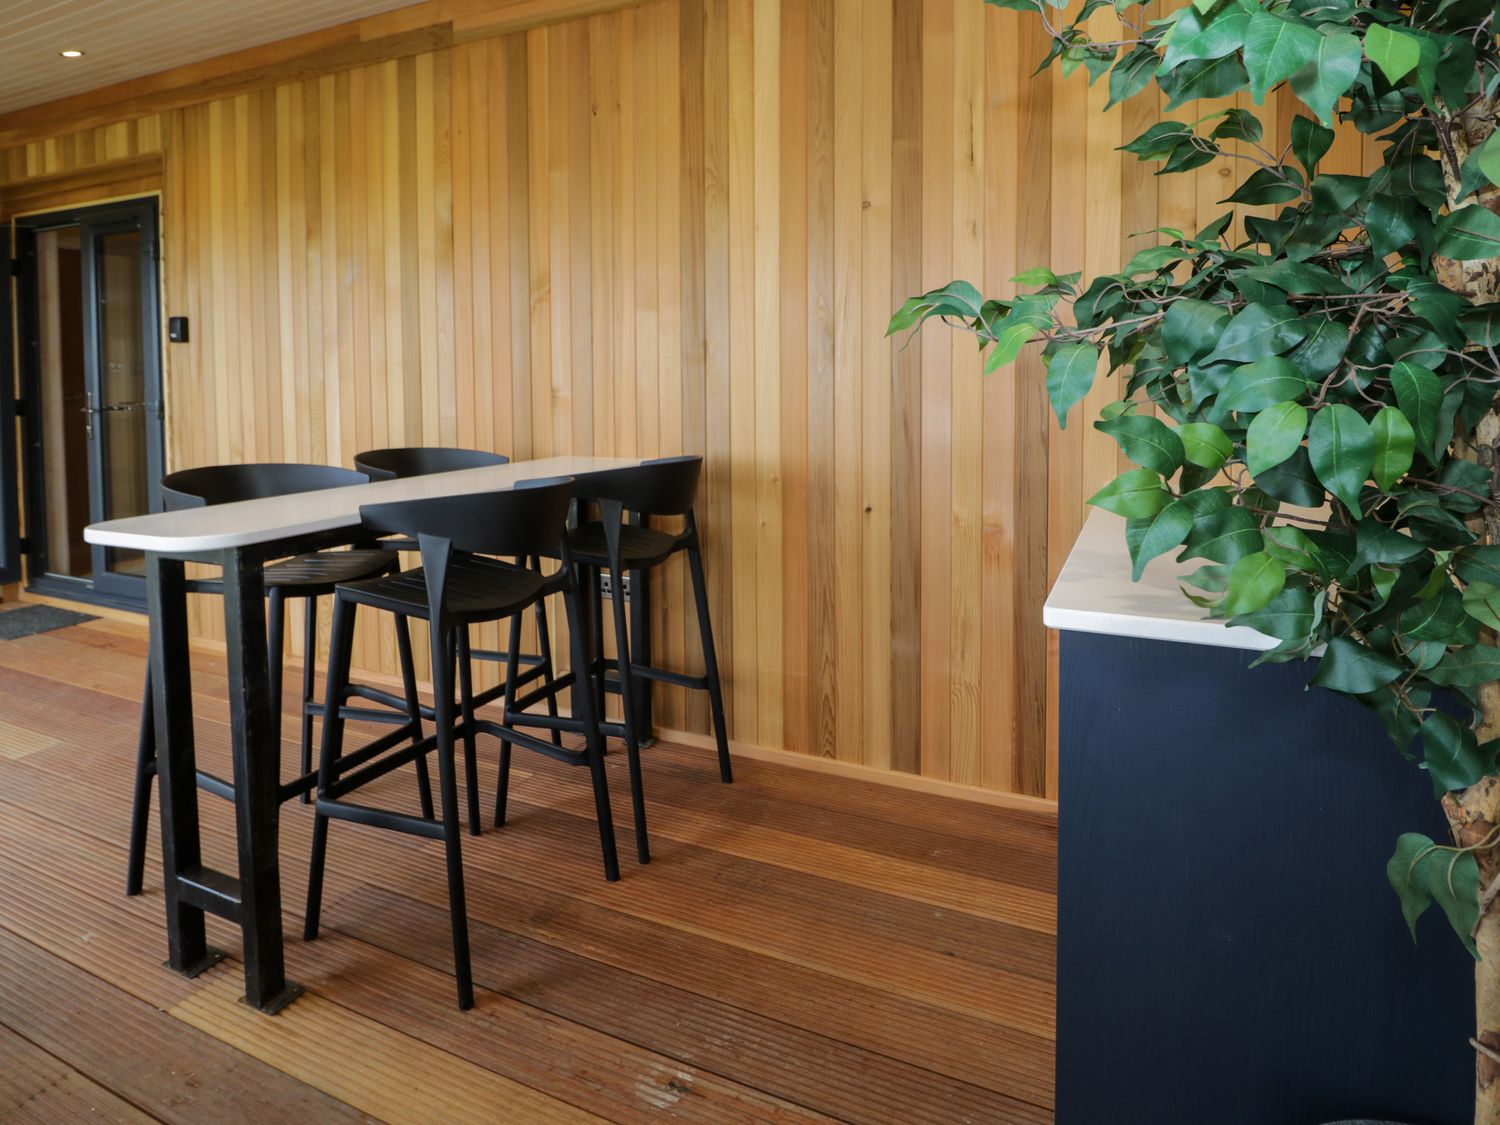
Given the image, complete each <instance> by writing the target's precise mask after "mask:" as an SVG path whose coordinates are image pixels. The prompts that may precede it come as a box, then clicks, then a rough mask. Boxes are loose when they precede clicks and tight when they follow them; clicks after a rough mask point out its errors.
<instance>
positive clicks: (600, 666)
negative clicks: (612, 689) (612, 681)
mask: <svg viewBox="0 0 1500 1125" xmlns="http://www.w3.org/2000/svg"><path fill="white" fill-rule="evenodd" d="M601 573H602V571H600V570H599V568H598V567H593V566H586V567H583V568H581V570H580V578H581V580H582V582H583V589H584V596H585V597H587V598H588V600H589V607H590V611H589V622H590V625H591V626H592V627H593V630H594V634H593V645H592V647H591V649H590V650H589V664H588V677H589V683H590V684H591V685H592V687H593V691H594V699H595V700H596V702H595V703H594V707H595V709H597V710H598V712H599V717H600V718H601V719H603V718H604V717H605V716H607V715H608V714H609V692H608V691H606V690H605V687H604V594H603V592H602V591H601V590H600V589H599V575H600V574H601ZM615 596H616V597H618V596H619V595H618V594H616V595H615Z"/></svg>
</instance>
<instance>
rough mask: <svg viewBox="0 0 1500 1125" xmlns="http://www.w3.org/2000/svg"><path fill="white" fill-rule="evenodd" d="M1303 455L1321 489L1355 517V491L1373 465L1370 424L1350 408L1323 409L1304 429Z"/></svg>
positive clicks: (1356, 508)
mask: <svg viewBox="0 0 1500 1125" xmlns="http://www.w3.org/2000/svg"><path fill="white" fill-rule="evenodd" d="M1307 455H1308V457H1309V458H1311V459H1312V467H1313V472H1315V473H1317V474H1318V479H1319V480H1320V481H1322V482H1323V485H1324V487H1326V488H1327V489H1328V491H1329V492H1331V493H1333V494H1334V495H1335V496H1337V497H1338V498H1339V499H1340V500H1342V501H1343V502H1344V506H1345V507H1347V508H1348V509H1349V510H1350V511H1351V512H1353V513H1354V514H1355V515H1356V516H1358V515H1359V514H1360V508H1359V491H1360V489H1361V488H1362V487H1364V483H1365V481H1367V480H1369V479H1370V471H1371V469H1373V468H1374V465H1375V435H1374V434H1373V433H1371V431H1370V424H1369V423H1368V422H1366V421H1365V420H1364V419H1363V418H1361V417H1360V416H1359V411H1357V410H1355V409H1354V408H1353V407H1352V406H1344V405H1343V404H1342V403H1340V404H1337V405H1334V406H1325V407H1323V409H1321V410H1319V411H1318V412H1317V414H1315V415H1314V416H1313V420H1312V425H1310V426H1309V427H1308V429H1307Z"/></svg>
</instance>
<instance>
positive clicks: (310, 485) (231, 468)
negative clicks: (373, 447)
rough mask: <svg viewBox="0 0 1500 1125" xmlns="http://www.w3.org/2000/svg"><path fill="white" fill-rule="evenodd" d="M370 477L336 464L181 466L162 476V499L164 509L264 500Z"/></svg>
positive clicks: (342, 484) (179, 509)
mask: <svg viewBox="0 0 1500 1125" xmlns="http://www.w3.org/2000/svg"><path fill="white" fill-rule="evenodd" d="M369 480H370V478H369V477H367V476H366V475H365V474H364V473H361V472H358V471H356V470H354V469H341V468H338V467H337V466H335V465H297V464H262V465H205V466H204V467H202V468H200V469H180V470H178V471H177V472H175V473H168V474H167V475H166V476H164V477H162V478H161V494H162V503H163V505H164V506H165V507H166V509H167V511H169V512H175V511H181V510H182V509H183V508H203V507H207V506H209V505H212V504H232V503H234V502H235V501H238V500H263V499H265V498H266V497H268V496H289V495H291V494H292V493H294V492H319V491H321V490H322V489H325V488H344V487H347V486H348V485H351V484H367V483H368V482H369Z"/></svg>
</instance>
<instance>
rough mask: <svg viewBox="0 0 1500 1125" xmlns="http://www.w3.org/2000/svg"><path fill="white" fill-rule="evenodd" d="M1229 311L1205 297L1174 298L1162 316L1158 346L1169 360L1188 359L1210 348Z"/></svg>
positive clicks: (1220, 333) (1218, 334) (1211, 349)
mask: <svg viewBox="0 0 1500 1125" xmlns="http://www.w3.org/2000/svg"><path fill="white" fill-rule="evenodd" d="M1228 322H1229V312H1228V310H1227V309H1221V308H1220V307H1219V306H1218V305H1213V304H1210V303H1209V302H1207V301H1195V300H1192V299H1187V300H1182V301H1174V302H1173V303H1172V305H1171V307H1170V308H1168V309H1167V315H1166V316H1164V317H1162V321H1161V338H1162V346H1163V347H1164V348H1166V351H1167V356H1168V358H1169V359H1171V360H1172V362H1173V363H1178V364H1181V363H1191V362H1192V361H1193V360H1195V359H1198V358H1199V357H1201V356H1204V355H1207V354H1208V353H1209V352H1211V351H1213V349H1214V346H1215V345H1216V344H1217V343H1218V342H1219V337H1220V336H1221V335H1222V334H1223V331H1224V326H1225V324H1227V323H1228Z"/></svg>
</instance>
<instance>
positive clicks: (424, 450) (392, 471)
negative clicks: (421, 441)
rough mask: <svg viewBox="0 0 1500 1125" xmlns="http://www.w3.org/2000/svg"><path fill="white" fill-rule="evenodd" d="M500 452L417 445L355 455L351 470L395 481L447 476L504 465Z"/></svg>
mask: <svg viewBox="0 0 1500 1125" xmlns="http://www.w3.org/2000/svg"><path fill="white" fill-rule="evenodd" d="M509 463H510V458H509V457H507V456H505V454H503V453H488V452H486V451H485V450H482V449H446V448H444V447H442V446H432V445H426V446H423V445H416V446H408V447H406V448H404V449H371V450H369V451H367V452H365V453H358V454H355V457H354V467H355V468H356V469H358V470H359V471H360V472H362V473H365V474H367V475H368V476H369V478H370V479H371V480H394V479H395V478H397V477H424V476H426V475H427V474H428V473H448V472H453V471H454V470H456V469H483V468H488V467H489V466H491V465H507V464H509Z"/></svg>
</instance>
